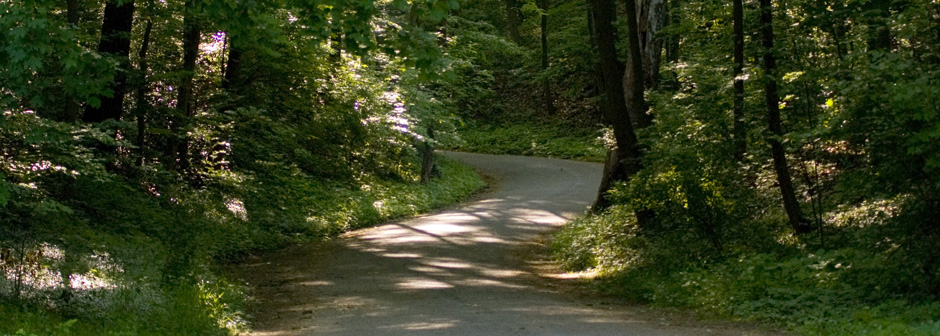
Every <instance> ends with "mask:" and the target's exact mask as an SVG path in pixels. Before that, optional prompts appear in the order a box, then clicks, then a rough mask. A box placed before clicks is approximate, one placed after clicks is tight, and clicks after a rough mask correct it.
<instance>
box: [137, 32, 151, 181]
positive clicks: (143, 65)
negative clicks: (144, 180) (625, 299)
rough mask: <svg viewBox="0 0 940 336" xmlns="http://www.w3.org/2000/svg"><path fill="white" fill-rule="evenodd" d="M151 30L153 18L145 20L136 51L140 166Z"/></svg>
mask: <svg viewBox="0 0 940 336" xmlns="http://www.w3.org/2000/svg"><path fill="white" fill-rule="evenodd" d="M152 31H153V20H147V28H145V29H144V38H143V40H142V41H141V42H140V51H138V52H137V72H138V73H139V74H140V83H138V84H137V92H136V98H137V104H136V113H135V114H137V143H136V145H137V155H138V156H137V165H138V166H142V165H143V164H144V161H145V160H146V156H147V155H146V153H147V148H146V144H147V114H148V113H147V111H149V110H150V104H149V103H148V102H147V89H148V87H149V85H148V82H147V71H148V68H149V67H150V66H149V64H148V63H147V51H148V50H149V49H150V33H151V32H152Z"/></svg>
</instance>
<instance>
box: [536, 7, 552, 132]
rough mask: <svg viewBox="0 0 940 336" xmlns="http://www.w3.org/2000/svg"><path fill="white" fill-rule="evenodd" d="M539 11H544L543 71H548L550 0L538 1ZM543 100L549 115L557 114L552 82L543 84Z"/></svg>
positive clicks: (542, 32) (542, 25)
mask: <svg viewBox="0 0 940 336" xmlns="http://www.w3.org/2000/svg"><path fill="white" fill-rule="evenodd" d="M538 4H539V9H541V10H542V20H541V21H542V22H541V35H542V71H547V70H548V65H549V62H548V8H549V3H548V0H538ZM542 96H543V97H542V98H543V100H544V102H545V108H546V109H547V111H548V114H555V96H554V95H553V94H552V86H551V82H549V81H548V80H545V81H544V82H543V83H542Z"/></svg>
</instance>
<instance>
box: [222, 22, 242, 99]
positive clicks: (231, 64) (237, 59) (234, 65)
mask: <svg viewBox="0 0 940 336" xmlns="http://www.w3.org/2000/svg"><path fill="white" fill-rule="evenodd" d="M241 72H242V48H241V46H240V45H239V44H238V43H237V42H236V41H235V39H234V38H232V37H231V36H229V51H228V60H226V62H225V76H224V78H222V89H224V90H225V91H228V92H229V93H231V94H235V93H237V92H238V91H239V89H240V85H239V84H240V83H239V78H240V77H241Z"/></svg>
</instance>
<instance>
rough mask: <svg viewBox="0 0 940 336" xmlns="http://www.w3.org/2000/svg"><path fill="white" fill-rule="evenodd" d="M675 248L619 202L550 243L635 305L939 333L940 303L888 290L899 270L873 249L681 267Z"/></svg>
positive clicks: (733, 257) (858, 329) (836, 327)
mask: <svg viewBox="0 0 940 336" xmlns="http://www.w3.org/2000/svg"><path fill="white" fill-rule="evenodd" d="M678 249H681V247H678ZM676 250H677V245H676V242H675V241H670V240H669V239H663V238H661V237H651V236H644V235H643V234H639V231H638V229H637V228H636V226H635V224H634V219H633V217H632V211H631V210H630V209H629V208H628V207H626V206H615V207H613V208H612V209H611V210H609V211H608V212H606V213H604V214H601V215H589V216H586V217H582V218H580V219H577V220H575V221H573V222H571V223H569V224H568V225H567V226H566V227H564V228H563V229H562V230H560V231H559V232H557V233H556V234H555V236H554V238H553V242H552V252H553V255H554V256H555V258H556V259H558V260H559V261H560V262H561V263H562V265H563V266H564V267H566V268H567V269H569V270H586V269H593V270H596V271H597V272H598V273H599V275H598V276H597V277H596V278H594V279H593V280H591V282H590V283H589V286H591V287H592V288H593V289H595V290H597V291H599V292H602V293H606V294H608V295H613V296H618V297H623V298H627V299H630V300H632V301H635V302H642V303H649V304H653V305H656V306H666V307H682V308H689V309H693V310H695V311H698V312H701V313H703V314H706V315H710V316H712V317H717V318H728V319H736V320H754V321H762V322H766V323H770V324H773V325H778V326H784V327H787V328H789V329H791V330H792V331H794V332H796V333H797V334H802V335H839V336H842V335H845V336H849V335H878V336H889V335H940V301H937V300H936V298H933V297H930V296H929V295H921V294H913V295H912V294H903V289H897V290H889V289H888V287H891V286H897V282H898V281H900V280H899V277H901V276H902V274H903V272H904V271H905V269H904V266H901V265H895V264H892V263H890V262H888V261H887V260H888V259H885V258H884V257H883V256H881V255H878V254H876V253H872V252H865V251H862V250H858V249H852V248H842V249H835V250H829V251H826V250H819V251H815V252H813V253H807V252H806V251H802V250H799V251H797V252H796V253H783V254H780V253H755V252H750V253H744V252H739V253H736V254H731V253H729V255H725V256H722V257H719V258H712V259H709V260H707V262H702V261H699V262H690V261H689V258H684V257H682V255H681V253H676ZM899 293H900V294H899Z"/></svg>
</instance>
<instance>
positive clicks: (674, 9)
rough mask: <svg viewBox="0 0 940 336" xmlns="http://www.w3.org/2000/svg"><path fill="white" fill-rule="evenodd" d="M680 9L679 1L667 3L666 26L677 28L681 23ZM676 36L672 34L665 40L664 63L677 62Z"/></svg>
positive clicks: (680, 3) (677, 37)
mask: <svg viewBox="0 0 940 336" xmlns="http://www.w3.org/2000/svg"><path fill="white" fill-rule="evenodd" d="M681 7H682V2H681V1H680V0H672V1H669V2H668V3H667V14H666V25H669V26H678V25H679V24H680V23H681V22H682V12H681V11H680V10H679V9H680V8H681ZM680 40H681V39H680V38H679V35H678V34H673V35H672V36H670V37H669V38H668V39H666V62H678V61H679V42H680Z"/></svg>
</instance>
